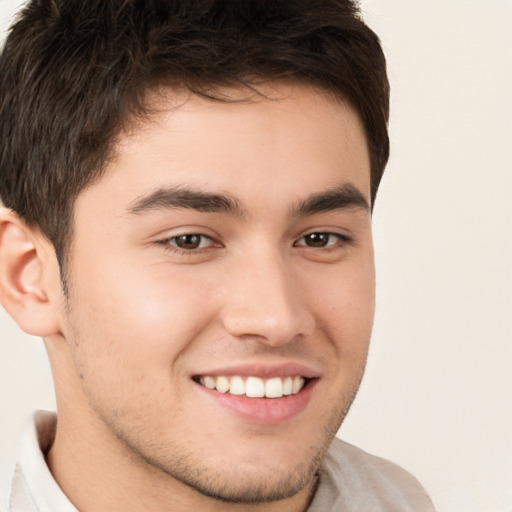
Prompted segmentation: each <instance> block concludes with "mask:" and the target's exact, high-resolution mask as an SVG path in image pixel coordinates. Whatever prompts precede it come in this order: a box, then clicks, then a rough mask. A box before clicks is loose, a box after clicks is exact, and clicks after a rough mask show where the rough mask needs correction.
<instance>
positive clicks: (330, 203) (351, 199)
mask: <svg viewBox="0 0 512 512" xmlns="http://www.w3.org/2000/svg"><path fill="white" fill-rule="evenodd" d="M352 208H356V209H362V210H365V211H370V204H369V202H368V200H367V199H366V197H365V196H364V194H363V193H362V192H361V191H360V190H359V189H358V188H356V187H355V186H354V185H352V184H350V183H345V184H343V185H341V186H339V187H338V188H335V189H332V190H326V191H324V192H319V193H318V194H314V195H312V196H310V197H308V198H306V199H305V200H304V201H301V202H300V203H299V204H298V205H297V206H296V207H295V208H294V209H293V211H292V215H293V216H297V217H305V216H307V215H313V214H315V213H322V212H328V211H333V210H344V209H352Z"/></svg>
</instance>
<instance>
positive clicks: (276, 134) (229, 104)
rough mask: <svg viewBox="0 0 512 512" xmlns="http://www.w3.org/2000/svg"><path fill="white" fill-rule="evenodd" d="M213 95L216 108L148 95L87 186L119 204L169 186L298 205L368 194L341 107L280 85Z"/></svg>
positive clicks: (362, 155) (359, 134)
mask: <svg viewBox="0 0 512 512" xmlns="http://www.w3.org/2000/svg"><path fill="white" fill-rule="evenodd" d="M217 96H218V97H220V98H222V100H223V101H214V100H211V99H207V98H203V97H199V96H196V95H193V94H190V93H188V94H187V93H184V92H177V91H173V90H169V89H163V90H159V91H158V92H151V93H149V94H148V98H147V106H148V111H149V112H150V114H149V116H147V117H145V118H144V119H143V120H139V121H137V122H136V123H133V124H132V125H131V129H130V130H129V131H125V132H123V133H121V135H120V137H119V138H118V142H117V144H116V147H115V158H114V159H113V160H112V161H111V163H110V165H109V166H108V167H107V170H106V173H105V175H104V176H103V178H102V179H101V180H100V181H99V182H98V183H96V184H94V185H92V186H91V187H89V188H92V189H94V188H97V187H101V188H103V189H104V191H106V192H108V191H109V193H110V194H112V197H115V198H117V199H120V200H121V201H124V202H125V203H126V204H129V203H133V197H134V195H141V194H143V193H144V191H148V190H151V189H152V188H153V189H154V188H158V187H167V186H170V185H172V186H176V185H178V186H179V185H183V186H190V185H193V186H199V187H204V188H206V189H211V190H214V191H229V193H230V194H232V195H234V196H246V197H249V196H253V197H254V195H255V194H256V193H266V194H267V195H271V194H274V195H275V196H280V197H281V199H283V198H284V197H289V199H290V201H300V200H301V199H302V197H301V196H304V195H305V194H307V193H308V191H309V192H310V193H315V192H318V191H322V190H324V189H325V188H328V187H336V186H339V185H340V184H341V183H345V182H349V183H350V184H351V185H353V186H355V187H356V188H358V189H359V190H360V191H361V192H362V193H363V194H364V195H365V196H367V197H368V195H369V181H370V162H369V155H368V149H367V144H366V137H365V135H364V129H363V127H362V123H361V122H360V119H359V116H358V115H357V113H356V112H355V110H354V109H353V108H352V107H351V106H350V105H349V104H348V103H346V102H343V101H341V100H339V99H337V98H335V97H334V96H333V95H331V94H329V93H326V92H323V91H319V90H318V89H315V88H313V87H309V86H305V85H300V84H282V83H274V84H272V85H267V86H266V87H265V88H264V89H263V90H262V95H257V94H254V93H250V91H248V90H247V89H224V90H222V91H218V94H217ZM82 194H83V193H82ZM85 195H87V194H85Z"/></svg>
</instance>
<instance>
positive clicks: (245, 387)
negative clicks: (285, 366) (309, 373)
mask: <svg viewBox="0 0 512 512" xmlns="http://www.w3.org/2000/svg"><path fill="white" fill-rule="evenodd" d="M309 380H310V379H307V378H305V377H302V376H300V375H296V376H287V377H272V378H270V379H261V378H260V377H252V376H250V377H241V376H238V375H236V376H223V375H219V376H207V375H204V376H202V375H201V376H196V377H194V381H195V382H197V383H198V384H200V385H201V386H204V387H205V388H208V389H211V390H213V391H217V392H218V393H226V394H229V395H236V396H246V397H248V398H282V397H284V396H290V395H296V394H297V393H299V392H300V391H301V390H302V389H303V388H304V387H305V386H306V385H307V383H308V382H309Z"/></svg>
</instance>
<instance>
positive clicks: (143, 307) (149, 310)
mask: <svg viewBox="0 0 512 512" xmlns="http://www.w3.org/2000/svg"><path fill="white" fill-rule="evenodd" d="M125 268H126V269H129V271H123V265H122V262H119V264H118V265H112V266H108V265H105V264H103V265H102V266H101V267H100V268H98V266H96V271H95V272H94V273H92V272H91V269H90V268H87V269H85V268H82V269H77V271H76V273H75V274H74V275H77V276H89V275H94V276H95V278H94V279H91V280H87V279H84V278H81V280H80V282H77V283H75V282H72V283H71V285H72V287H71V303H72V304H71V305H72V318H71V319H70V323H71V325H72V328H73V330H74V331H75V332H74V333H73V334H72V336H73V337H77V338H80V339H85V340H86V342H85V343H86V345H87V349H85V347H84V352H83V353H82V356H83V357H87V356H88V355H90V357H91V359H92V358H94V359H96V360H97V359H98V358H102V359H103V361H104V363H105V364H104V367H106V366H110V367H112V366H113V364H114V363H115V368H117V370H116V371H120V370H119V368H121V367H122V368H124V369H125V370H126V369H127V367H128V368H129V370H130V372H131V373H132V374H133V372H134V371H137V372H138V373H140V374H142V373H144V372H145V371H146V369H147V371H149V370H150V367H152V368H153V369H157V368H158V367H161V368H166V369H168V368H169V366H170V365H172V364H174V362H175V360H176V359H177V358H178V357H179V355H180V353H181V352H182V351H184V350H185V349H186V348H187V347H188V346H189V345H190V344H192V343H193V342H194V339H195V337H196V335H197V334H198V333H199V332H200V331H201V330H202V329H204V327H205V324H207V323H208V322H210V320H211V318H212V316H213V315H214V312H213V311H212V309H213V306H211V305H212V304H215V303H216V301H215V300H214V299H210V298H209V295H211V294H212V293H213V291H211V287H209V286H202V285H201V283H200V282H198V281H194V280H191V279H189V278H188V277H187V275H186V273H185V272H174V273H172V274H171V272H169V270H168V269H165V268H163V267H162V268H152V267H151V266H147V265H146V266H142V265H130V266H128V265H125ZM79 270H80V273H79ZM74 290H76V293H75V292H74ZM198 304H200V305H201V307H198ZM209 305H210V306H211V307H209ZM85 350H86V352H85ZM111 370H112V368H110V370H107V371H111Z"/></svg>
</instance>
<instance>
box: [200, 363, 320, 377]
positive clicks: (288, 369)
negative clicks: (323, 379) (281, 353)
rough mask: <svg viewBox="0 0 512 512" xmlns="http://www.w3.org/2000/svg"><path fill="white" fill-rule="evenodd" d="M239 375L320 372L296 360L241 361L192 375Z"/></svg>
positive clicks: (318, 374) (294, 374) (281, 374)
mask: <svg viewBox="0 0 512 512" xmlns="http://www.w3.org/2000/svg"><path fill="white" fill-rule="evenodd" d="M235 375H239V376H241V377H259V378H261V379H269V378H272V377H294V376H296V375H300V376H301V377H305V378H307V379H314V378H318V377H320V372H319V371H317V370H316V369H314V368H312V367H311V366H308V365H305V364H302V363H297V362H292V361H288V362H284V363H283V362H281V363H264V364H263V363H241V364H233V365H229V366H224V367H217V368H214V369H207V370H206V369H205V370H204V371H199V372H195V373H194V374H193V376H210V377H220V376H224V377H229V376H235Z"/></svg>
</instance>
